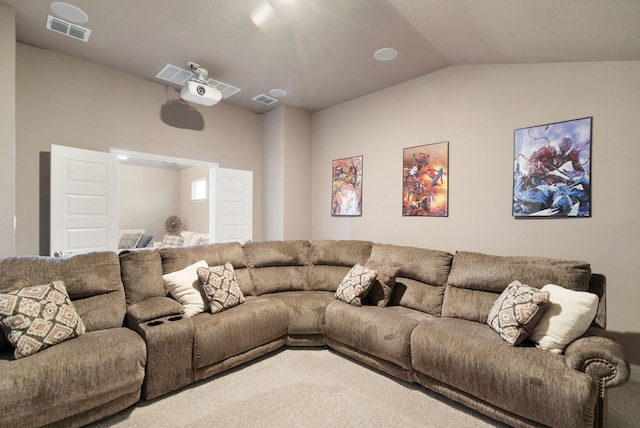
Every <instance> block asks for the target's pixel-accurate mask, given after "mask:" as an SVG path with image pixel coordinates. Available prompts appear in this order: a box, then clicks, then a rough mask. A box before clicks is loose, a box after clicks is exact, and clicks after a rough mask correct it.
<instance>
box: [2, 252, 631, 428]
mask: <svg viewBox="0 0 640 428" xmlns="http://www.w3.org/2000/svg"><path fill="white" fill-rule="evenodd" d="M118 257H119V261H120V263H119V266H118V263H117V259H118ZM114 258H115V260H114ZM200 260H205V261H206V262H207V264H208V265H209V266H217V265H222V264H224V263H226V262H230V263H231V264H232V265H233V267H234V270H235V273H236V276H237V280H238V284H239V285H240V288H241V290H242V292H243V294H244V296H245V297H246V301H245V302H244V303H242V304H240V305H238V306H235V307H233V308H230V309H228V310H225V311H222V312H218V313H215V314H212V313H210V312H207V311H205V312H204V313H201V314H198V315H195V316H193V317H191V318H186V317H185V316H184V315H183V314H182V311H183V307H182V305H181V304H180V303H178V302H176V300H174V299H172V298H171V297H168V296H167V293H166V291H165V288H164V283H163V280H162V275H163V274H168V273H171V272H175V271H179V270H181V269H183V268H185V267H187V266H189V265H192V264H193V263H196V262H198V261H200ZM356 263H360V264H363V265H365V264H367V263H374V264H375V263H378V266H380V265H385V266H390V267H392V268H393V269H395V272H397V276H396V279H395V287H394V289H393V293H392V295H391V296H390V302H389V305H388V306H386V307H385V306H381V305H376V304H371V303H365V305H363V306H361V307H356V306H352V305H349V304H346V303H344V302H342V301H339V300H336V298H335V290H336V288H337V287H338V284H339V283H340V281H341V280H342V279H343V278H344V276H345V275H346V274H347V273H348V272H349V270H350V269H351V268H352V267H353V266H354V265H355V264H356ZM16 265H19V266H20V269H16V268H15V266H16ZM95 265H99V266H101V268H100V269H101V271H100V272H101V273H100V274H99V275H98V276H99V278H97V277H96V273H97V271H98V269H97V268H96V267H95ZM105 265H108V266H105ZM41 266H47V267H46V268H42V267H41ZM59 266H65V269H66V270H65V269H59V268H58V267H59ZM78 272H80V273H78ZM115 273H119V274H120V275H121V281H119V280H118V278H113V275H114V274H115ZM52 276H56V278H55V279H58V277H59V278H60V279H63V280H65V281H67V280H70V281H71V282H72V284H73V285H70V286H69V292H70V295H71V297H72V299H73V301H74V304H76V306H77V308H78V311H79V312H80V313H81V316H82V317H83V319H84V317H87V320H88V324H89V325H93V321H92V320H93V319H95V318H99V319H102V318H104V317H106V318H108V319H109V323H107V322H102V323H97V322H96V325H94V326H93V327H92V328H91V330H92V331H91V332H90V333H88V334H86V335H83V336H80V337H79V338H76V339H72V340H69V341H67V342H63V343H62V344H59V345H56V346H54V347H52V348H50V349H47V350H45V351H42V352H41V353H39V354H36V355H34V356H31V357H28V358H25V359H23V360H15V361H10V360H9V358H3V359H1V360H0V379H2V380H0V392H2V396H1V397H2V398H0V411H2V412H3V415H9V419H4V418H3V421H2V422H0V425H2V426H5V425H6V426H21V424H20V422H19V421H21V420H23V419H24V420H26V421H28V422H27V423H25V424H23V425H24V426H36V425H46V424H47V423H52V422H53V423H60V424H61V425H77V424H82V423H86V422H89V421H91V420H96V419H99V418H102V417H104V416H105V415H108V414H111V413H115V412H117V411H119V410H121V409H123V408H125V407H127V406H129V405H131V404H132V403H134V402H135V401H137V399H138V396H139V395H140V394H141V395H142V397H144V398H146V399H151V398H155V397H159V396H161V395H163V394H166V393H167V392H170V391H174V390H176V389H179V388H181V387H183V386H185V385H188V384H190V383H192V382H195V381H198V380H201V379H205V378H208V377H211V376H213V375H215V374H217V373H220V372H223V371H225V370H227V369H229V368H232V367H235V366H237V365H239V364H242V363H244V362H247V361H250V360H252V359H254V358H256V357H259V356H262V355H265V354H267V353H269V352H271V351H273V350H275V349H278V348H280V347H282V346H329V347H330V348H332V349H334V350H335V351H337V352H340V353H342V354H344V355H347V356H349V357H351V358H353V359H356V360H358V361H360V362H363V363H365V364H367V365H369V366H371V367H373V368H376V369H378V370H381V371H383V372H385V373H388V374H390V375H392V376H395V377H397V378H400V379H404V380H407V381H410V382H416V383H418V384H420V385H422V386H424V387H426V388H429V389H431V390H434V391H436V392H438V393H441V394H443V395H445V396H447V397H449V398H451V399H453V400H456V401H459V402H461V403H463V404H465V405H467V406H469V407H471V408H473V409H476V410H478V411H480V412H481V413H484V414H486V415H488V416H490V417H492V418H494V419H496V420H499V421H503V422H506V423H507V424H510V425H513V426H563V427H572V426H575V427H583V426H602V425H603V424H604V421H606V390H607V388H610V387H614V386H618V385H622V384H624V383H625V382H626V381H627V379H628V377H629V364H628V363H627V362H626V360H625V356H624V353H623V351H622V348H621V347H620V345H619V344H617V343H616V342H615V341H614V340H612V339H610V338H608V337H607V334H606V330H605V329H604V328H605V319H606V313H605V308H606V301H605V291H604V277H602V276H601V275H596V274H591V272H590V268H589V265H588V264H586V263H581V262H572V261H561V260H551V259H542V258H532V257H498V256H490V255H484V254H478V253H469V252H458V253H456V254H455V255H454V254H450V253H447V252H443V251H436V250H428V249H421V248H414V247H403V246H397V245H386V244H378V243H373V242H368V241H333V240H316V241H283V242H280V241H278V242H256V243H253V242H252V243H248V244H245V245H244V246H242V245H240V244H238V243H228V244H214V245H207V246H193V247H180V248H163V249H159V250H141V251H123V252H121V253H120V254H119V255H118V256H116V255H115V254H113V253H99V254H92V255H87V256H76V257H73V258H71V259H68V260H63V261H59V260H57V261H56V260H50V259H28V258H17V259H7V260H5V261H2V262H0V278H1V279H0V281H2V282H0V290H6V289H8V288H9V287H14V285H15V283H16V282H17V281H18V280H23V279H24V278H25V277H26V278H29V279H30V280H31V281H32V282H38V281H50V280H51V279H53V278H52ZM76 277H77V278H80V279H78V280H77V281H76ZM107 277H108V278H111V279H110V280H107V279H106V278H107ZM514 279H518V280H520V281H522V282H523V283H527V284H529V285H531V286H534V287H542V286H543V285H545V284H547V283H555V284H559V285H562V286H564V287H567V288H572V289H575V290H579V291H590V292H593V293H596V294H597V295H598V297H599V299H600V300H599V307H598V313H597V316H596V318H595V320H594V322H593V324H592V327H591V328H590V329H589V330H588V332H587V333H585V334H584V335H583V337H581V338H579V339H578V340H576V341H574V342H573V343H571V344H570V345H569V346H568V347H567V348H566V350H565V352H564V354H560V355H559V354H553V353H551V352H548V351H545V350H541V349H538V348H536V347H535V346H531V345H528V344H522V345H519V346H511V345H509V344H507V343H506V342H505V341H504V340H502V338H501V337H500V335H498V334H497V333H496V332H495V331H493V330H492V329H491V327H489V326H488V325H487V323H486V320H487V315H488V313H489V311H490V309H491V306H492V305H493V302H494V301H495V300H496V298H497V297H498V296H499V295H500V293H501V292H502V290H504V289H505V288H506V286H507V285H508V284H509V283H510V282H512V281H513V280H514ZM102 282H104V283H108V285H107V284H102V285H98V283H102ZM88 302H91V306H90V308H91V311H89V310H88V308H89V306H86V305H87V304H89V303H88ZM98 302H99V303H98ZM96 305H97V306H96ZM125 305H126V322H125V314H124V310H125V309H124V308H125ZM93 310H96V311H99V312H100V314H98V313H97V312H96V313H93ZM107 312H108V314H107ZM103 321H104V320H103ZM98 324H99V325H98ZM123 325H127V326H128V327H129V329H131V330H133V331H135V332H137V333H138V334H137V335H136V334H135V333H133V331H131V330H127V329H126V328H123V327H122V326H123ZM87 330H90V329H89V328H88V329H87ZM96 330H97V331H96ZM98 334H102V335H103V336H101V337H105V339H104V340H105V342H104V343H103V342H102V341H99V343H98V344H93V343H92V346H93V347H94V348H95V349H92V350H91V352H96V353H99V352H100V349H102V346H104V347H105V351H104V353H103V354H100V356H99V357H96V358H97V360H92V359H91V357H92V355H89V357H86V356H85V355H84V353H82V354H81V355H82V358H79V357H77V355H78V354H76V353H74V352H75V351H76V347H81V346H82V343H83V342H82V341H86V340H90V338H85V336H96V335H98ZM106 337H109V338H110V339H109V341H106ZM145 344H146V351H145ZM107 348H108V349H109V352H107V351H106V349H107ZM114 349H117V352H114ZM3 351H10V350H9V349H7V347H6V346H5V347H4V348H3ZM90 354H91V353H90ZM104 355H107V356H108V358H109V359H113V361H111V360H109V364H112V365H111V366H109V367H110V369H109V371H108V373H105V374H103V373H102V371H103V367H104V361H102V360H101V359H100V358H105V357H104ZM73 356H75V357H76V359H74V360H73V361H83V364H82V367H80V368H78V369H77V370H76V368H75V365H74V366H73V367H74V369H73V370H76V371H75V372H74V373H72V375H73V376H75V377H76V378H79V379H80V381H79V383H78V384H76V383H74V382H71V383H69V381H68V380H65V379H62V378H61V377H62V376H61V375H59V374H58V373H59V372H63V371H62V370H60V367H61V366H62V365H63V364H64V361H68V359H73V358H74V357H73ZM145 357H146V364H145ZM31 358H40V359H42V360H46V361H56V358H58V359H59V362H57V363H55V364H53V366H47V367H45V368H43V367H39V366H38V364H37V362H36V361H34V360H32V361H31V362H30V361H28V360H30V359H31ZM20 364H24V367H29V369H28V371H27V369H24V370H25V372H27V373H31V371H34V372H35V373H36V374H35V375H33V377H32V378H31V379H32V382H29V381H28V380H27V382H24V386H22V387H21V388H20V390H19V394H18V395H19V397H18V398H13V397H9V396H8V393H9V392H10V390H11V388H12V387H13V388H15V385H16V382H18V379H20V378H18V377H15V376H14V375H13V374H12V373H13V370H14V366H18V365H20ZM33 367H39V368H38V369H37V370H36V369H34V368H33ZM38 370H40V371H39V372H38ZM92 370H93V371H92ZM119 370H120V371H119ZM64 373H66V374H67V375H69V374H70V373H69V372H68V370H64ZM115 373H120V375H119V376H115ZM122 373H125V374H126V375H122ZM98 374H99V375H100V377H96V376H98ZM143 375H144V382H142V376H143ZM49 376H58V378H54V379H55V381H56V382H59V386H57V387H56V388H57V389H58V390H59V389H61V388H67V389H68V390H70V393H69V396H68V397H64V399H65V400H66V402H65V404H66V409H63V410H62V409H60V410H59V409H58V406H60V405H61V403H59V402H58V401H57V400H62V399H63V397H57V396H55V395H54V394H51V392H50V391H49V393H48V394H44V393H43V392H42V391H41V390H42V389H45V387H44V386H43V385H42V382H38V381H37V380H36V377H38V378H39V379H42V378H49ZM59 378H60V379H59ZM116 378H117V379H116ZM125 379H126V380H127V385H122V382H123V381H124V380H125ZM20 382H23V381H22V380H20ZM65 382H67V383H65ZM97 386H99V390H100V391H98V392H97V393H96V394H95V395H94V396H91V400H80V399H79V396H81V395H82V394H83V393H86V391H88V390H90V389H91V388H96V387H97ZM109 388H111V390H113V391H119V393H112V391H111V390H108V389H109ZM118 394H119V395H118ZM39 401H44V402H45V403H46V405H45V406H44V408H45V410H43V411H42V412H39V413H38V415H34V414H33V413H34V412H33V407H34V403H36V402H39ZM72 403H73V405H71V404H72ZM78 403H81V404H82V406H84V407H82V406H79V405H78ZM91 408H93V410H92V409H91ZM46 409H48V411H47V410H46Z"/></svg>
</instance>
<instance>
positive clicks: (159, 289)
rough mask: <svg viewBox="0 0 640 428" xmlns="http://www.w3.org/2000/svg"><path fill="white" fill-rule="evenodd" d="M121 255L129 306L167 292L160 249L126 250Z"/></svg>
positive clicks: (123, 280) (121, 266)
mask: <svg viewBox="0 0 640 428" xmlns="http://www.w3.org/2000/svg"><path fill="white" fill-rule="evenodd" d="M119 257H120V271H121V275H122V284H123V285H124V292H125V295H126V298H127V307H129V306H131V305H133V304H136V303H140V302H142V301H143V300H146V299H150V298H152V297H162V296H165V295H166V294H167V293H166V292H165V289H164V282H163V281H162V259H161V258H160V251H159V250H124V251H122V252H120V254H119Z"/></svg>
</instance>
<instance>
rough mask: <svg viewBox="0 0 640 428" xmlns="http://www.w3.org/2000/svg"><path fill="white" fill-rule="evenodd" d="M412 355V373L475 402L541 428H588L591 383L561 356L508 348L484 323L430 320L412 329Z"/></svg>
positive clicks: (531, 348)
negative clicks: (559, 423) (506, 412)
mask: <svg viewBox="0 0 640 428" xmlns="http://www.w3.org/2000/svg"><path fill="white" fill-rule="evenodd" d="M525 343H526V342H525ZM411 351H412V352H411V355H412V358H411V361H412V366H413V369H414V370H415V371H417V372H420V373H422V374H424V375H426V376H428V377H429V378H432V379H435V380H436V381H437V383H442V384H444V385H447V387H448V388H454V389H455V390H457V391H462V395H466V394H468V395H469V396H471V397H473V398H472V399H473V400H474V401H476V402H477V401H478V400H481V404H482V402H486V403H489V404H490V405H493V406H496V407H498V408H500V409H504V410H506V411H508V412H511V413H513V414H516V415H519V416H520V417H523V418H526V419H530V420H532V421H535V422H537V423H538V424H542V425H544V426H558V421H563V425H562V426H566V427H584V426H593V416H594V415H593V412H594V408H595V403H596V400H597V398H598V388H597V386H594V382H595V381H594V378H592V377H591V376H589V375H588V374H585V373H582V372H580V371H578V370H574V369H572V368H570V367H568V366H567V363H566V361H565V359H564V357H562V356H560V355H555V354H552V353H551V352H544V351H542V350H541V349H538V348H536V347H535V346H511V345H509V344H508V343H506V342H505V341H504V340H502V339H501V338H500V336H499V335H497V334H496V333H495V332H494V331H493V330H492V329H491V327H489V326H488V325H487V324H480V323H476V322H469V321H467V320H462V319H455V318H446V317H444V318H436V317H433V318H430V319H428V320H426V321H424V322H422V323H420V325H418V326H416V328H415V329H414V330H413V332H412V335H411ZM458 394H460V393H458ZM541 409H543V410H542V411H541Z"/></svg>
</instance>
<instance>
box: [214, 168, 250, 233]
mask: <svg viewBox="0 0 640 428" xmlns="http://www.w3.org/2000/svg"><path fill="white" fill-rule="evenodd" d="M215 183H216V193H215V196H214V198H213V200H215V213H214V219H215V220H214V222H215V229H214V230H215V242H233V241H239V242H243V241H250V240H251V239H252V236H253V172H252V171H242V170H237V169H226V168H217V169H215Z"/></svg>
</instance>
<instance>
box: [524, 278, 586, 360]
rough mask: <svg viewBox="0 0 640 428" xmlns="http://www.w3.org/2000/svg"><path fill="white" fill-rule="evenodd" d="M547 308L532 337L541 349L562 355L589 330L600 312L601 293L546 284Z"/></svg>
mask: <svg viewBox="0 0 640 428" xmlns="http://www.w3.org/2000/svg"><path fill="white" fill-rule="evenodd" d="M542 291H547V292H549V303H548V306H547V309H546V310H545V312H544V313H543V314H542V316H541V317H540V320H538V323H537V324H536V326H535V327H534V328H533V331H532V333H531V335H530V336H529V340H531V341H533V342H534V343H535V344H536V345H537V346H538V347H539V348H542V349H545V350H547V351H550V352H553V353H555V354H561V353H562V352H563V351H564V348H566V347H567V345H568V344H570V343H571V342H573V341H574V340H576V339H577V338H578V337H580V336H582V335H583V334H584V332H586V331H587V329H588V328H589V326H590V325H591V322H592V321H593V319H594V318H595V316H596V312H597V311H598V296H596V295H595V294H593V293H588V292H586V291H574V290H569V289H568V288H564V287H561V286H559V285H554V284H547V285H545V286H544V287H542Z"/></svg>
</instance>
